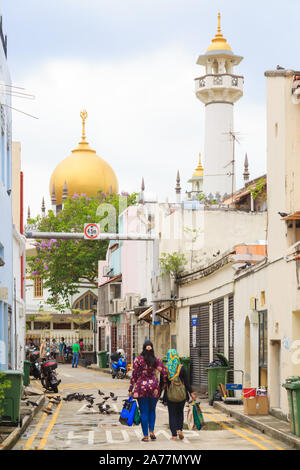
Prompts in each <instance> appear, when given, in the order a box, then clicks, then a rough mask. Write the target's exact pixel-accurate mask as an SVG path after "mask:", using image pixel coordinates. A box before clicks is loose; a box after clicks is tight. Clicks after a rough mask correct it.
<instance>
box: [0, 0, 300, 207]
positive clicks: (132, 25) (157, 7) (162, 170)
mask: <svg viewBox="0 0 300 470" xmlns="http://www.w3.org/2000/svg"><path fill="white" fill-rule="evenodd" d="M0 6H1V10H2V14H3V28H4V32H5V34H7V36H8V61H9V68H10V72H11V76H12V81H13V84H14V85H16V86H20V87H24V88H26V91H27V92H28V93H32V94H34V95H35V96H36V99H35V100H34V101H29V100H25V99H20V98H15V99H14V101H13V106H14V107H16V108H18V109H20V110H22V111H24V112H27V113H31V114H33V115H35V116H37V117H38V118H39V119H38V120H35V119H32V118H30V117H27V116H25V115H23V114H20V113H17V112H13V139H14V140H18V141H20V142H21V145H22V168H23V171H24V177H25V207H26V210H27V206H28V205H30V207H31V214H32V215H36V214H37V213H38V212H39V211H40V206H41V200H42V197H43V196H44V197H45V200H46V204H48V207H49V205H50V197H49V179H50V176H51V173H52V171H53V170H54V168H55V167H56V165H57V164H58V163H59V162H60V161H61V160H63V159H64V158H65V157H66V156H68V155H69V154H70V152H71V150H72V149H74V148H75V147H76V146H77V143H78V141H79V140H80V136H81V121H80V116H79V113H80V110H81V109H83V108H86V109H87V111H88V113H89V117H88V121H87V124H86V134H87V140H88V141H89V143H90V145H91V147H92V148H94V149H95V150H96V151H97V153H98V155H100V156H101V157H102V158H104V159H105V160H106V161H107V162H109V164H110V165H111V166H112V167H113V169H114V170H115V172H116V174H117V177H118V180H119V186H120V190H124V191H130V192H131V191H139V189H140V184H141V178H142V176H144V178H145V185H146V190H148V191H151V192H156V193H157V194H158V196H159V199H160V200H165V198H166V197H168V198H169V200H174V199H175V195H174V188H175V182H176V181H175V179H176V172H177V170H178V169H179V171H180V174H181V183H182V184H181V186H182V188H183V190H184V191H185V190H186V189H187V188H188V184H187V183H186V181H187V180H188V179H189V178H190V177H191V174H192V173H193V171H194V168H195V167H196V166H197V159H198V153H199V152H200V151H201V152H203V149H204V106H203V105H202V103H201V102H200V101H199V100H197V99H196V97H195V94H194V78H195V77H198V76H200V75H202V74H203V68H202V67H201V66H198V65H196V60H197V58H198V56H199V55H200V54H203V53H205V51H206V49H207V47H208V45H209V44H210V42H211V39H212V38H213V36H214V35H215V32H216V28H217V13H218V11H220V12H221V15H222V18H221V21H222V33H223V35H224V37H225V38H226V39H227V41H228V43H229V44H230V45H231V47H232V50H233V52H234V53H236V54H238V55H241V56H243V57H244V60H243V61H242V62H241V64H240V65H239V66H238V67H237V68H236V72H237V73H238V74H242V75H244V77H245V85H244V97H243V98H242V99H241V100H240V101H239V102H238V103H237V104H236V105H235V115H234V120H235V130H236V131H237V132H240V144H239V145H238V146H237V173H238V175H237V183H238V186H241V184H242V176H241V175H242V171H243V160H244V154H245V152H247V153H248V158H249V170H250V177H251V178H254V177H256V176H259V175H260V174H263V172H265V168H266V139H265V128H266V123H265V114H266V111H265V77H264V71H265V70H270V69H274V68H276V66H277V65H278V64H280V65H282V66H284V67H286V68H292V69H298V70H299V68H300V59H299V32H298V31H299V15H300V2H299V0H286V1H285V2H282V1H279V0H273V1H272V2H270V1H261V0H260V1H258V0H251V1H249V0H244V1H241V0H226V1H223V0H210V1H209V2H208V1H207V0H42V1H41V0H0ZM204 164H205V156H204Z"/></svg>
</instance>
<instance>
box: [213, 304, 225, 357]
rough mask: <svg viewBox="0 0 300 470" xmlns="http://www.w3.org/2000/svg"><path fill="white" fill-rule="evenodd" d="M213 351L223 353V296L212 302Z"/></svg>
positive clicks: (215, 353)
mask: <svg viewBox="0 0 300 470" xmlns="http://www.w3.org/2000/svg"><path fill="white" fill-rule="evenodd" d="M213 353H214V356H213V357H214V360H215V359H217V358H218V356H217V353H221V354H224V298H222V299H218V300H216V301H215V302H213Z"/></svg>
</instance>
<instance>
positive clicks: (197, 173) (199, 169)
mask: <svg viewBox="0 0 300 470" xmlns="http://www.w3.org/2000/svg"><path fill="white" fill-rule="evenodd" d="M203 172H204V169H203V166H202V164H201V152H199V163H198V166H197V168H196V170H195V171H194V173H193V176H192V178H196V177H199V176H203Z"/></svg>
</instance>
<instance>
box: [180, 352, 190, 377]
mask: <svg viewBox="0 0 300 470" xmlns="http://www.w3.org/2000/svg"><path fill="white" fill-rule="evenodd" d="M180 362H181V364H183V365H184V368H185V370H186V372H187V375H188V377H190V363H191V359H190V358H189V357H180Z"/></svg>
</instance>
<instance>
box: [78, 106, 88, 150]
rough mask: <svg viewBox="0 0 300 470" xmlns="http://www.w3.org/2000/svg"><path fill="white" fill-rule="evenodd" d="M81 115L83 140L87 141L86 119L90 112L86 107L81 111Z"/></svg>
mask: <svg viewBox="0 0 300 470" xmlns="http://www.w3.org/2000/svg"><path fill="white" fill-rule="evenodd" d="M80 117H81V119H82V141H83V142H85V121H86V119H87V117H88V113H87V111H86V110H85V109H84V110H82V111H81V113H80Z"/></svg>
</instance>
